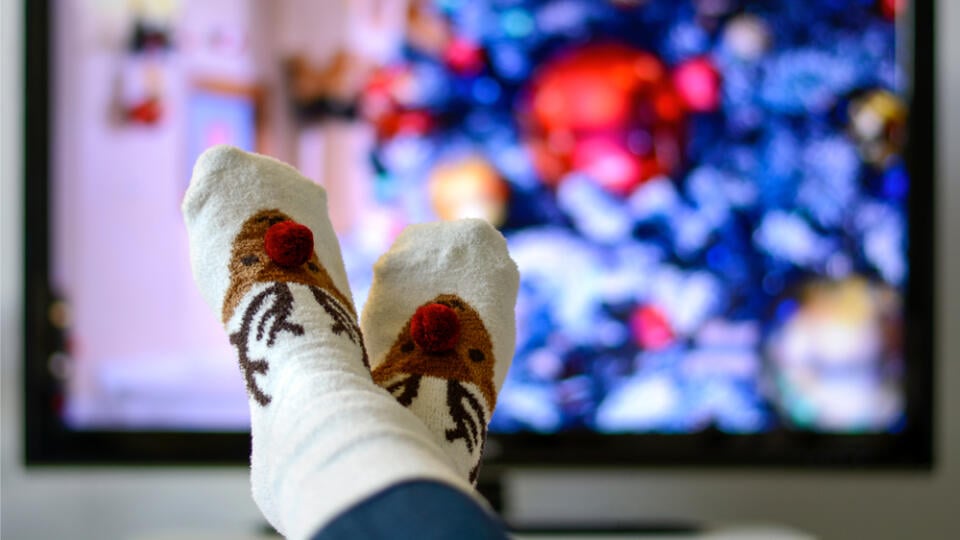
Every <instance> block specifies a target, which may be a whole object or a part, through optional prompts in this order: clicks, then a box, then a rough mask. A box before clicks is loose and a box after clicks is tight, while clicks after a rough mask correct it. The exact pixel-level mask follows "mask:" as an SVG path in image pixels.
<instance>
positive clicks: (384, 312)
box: [361, 219, 520, 388]
mask: <svg viewBox="0 0 960 540" xmlns="http://www.w3.org/2000/svg"><path fill="white" fill-rule="evenodd" d="M519 282H520V275H519V272H518V271H517V266H516V263H514V262H513V260H512V259H511V258H510V255H509V253H508V251H507V243H506V240H505V239H504V238H503V235H501V234H500V232H499V231H497V230H496V229H495V228H494V227H493V226H491V225H490V224H489V223H487V222H485V221H483V220H480V219H463V220H458V221H448V222H437V223H424V224H418V225H411V226H409V227H407V228H406V229H405V230H404V231H403V232H402V233H401V234H400V236H399V237H398V238H397V240H396V242H394V245H393V247H392V248H391V249H390V251H389V252H387V253H386V254H385V255H384V256H382V257H381V258H380V259H379V260H378V261H377V263H376V265H375V266H374V283H373V286H372V287H371V290H370V296H369V298H368V300H367V304H366V306H365V307H364V310H363V314H362V317H361V327H362V328H363V329H364V330H363V331H364V338H365V339H364V341H365V343H366V345H367V352H368V354H369V355H370V362H371V367H372V368H374V369H375V368H376V367H377V366H378V365H379V364H380V363H382V362H383V361H384V358H385V357H386V354H387V352H388V351H389V350H390V347H391V346H392V345H393V343H394V341H395V340H396V339H397V335H398V334H399V333H400V331H401V329H402V328H403V327H404V325H405V324H406V323H407V322H408V320H409V319H410V317H411V316H412V315H413V313H414V312H415V311H416V310H417V308H418V307H420V306H421V305H423V304H424V303H427V302H430V301H431V300H433V299H434V298H435V297H437V296H438V295H441V294H455V295H457V296H459V297H460V298H462V299H463V300H464V301H466V302H467V303H468V304H469V305H470V306H472V308H473V309H474V310H476V312H477V313H478V314H479V316H480V318H481V320H482V321H483V322H484V324H485V325H486V327H487V330H488V332H489V334H490V336H491V340H492V342H493V350H494V354H495V356H496V358H497V369H496V370H495V374H494V382H495V384H496V387H497V388H499V387H500V386H501V385H502V383H503V380H504V378H506V375H507V368H508V367H509V363H510V362H509V361H510V359H512V357H513V353H514V346H515V341H516V328H515V322H514V321H515V316H514V305H515V302H516V297H517V289H518V287H519Z"/></svg>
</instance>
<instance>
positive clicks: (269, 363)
mask: <svg viewBox="0 0 960 540" xmlns="http://www.w3.org/2000/svg"><path fill="white" fill-rule="evenodd" d="M183 214H184V218H185V221H186V224H187V231H188V234H189V237H190V257H191V263H192V266H193V271H194V276H195V278H196V281H197V283H198V285H199V287H200V291H201V293H202V294H203V296H204V298H205V299H206V300H207V302H208V303H209V304H210V306H211V307H212V308H213V309H214V310H215V311H216V312H217V313H218V314H219V315H220V316H221V317H222V320H223V321H224V325H225V326H226V329H227V333H228V334H229V336H230V341H231V343H232V344H233V345H234V347H235V348H236V350H237V353H238V357H239V361H240V366H241V370H242V371H243V373H244V377H245V379H246V381H247V388H248V390H249V393H250V416H251V433H252V435H253V452H252V455H251V457H250V461H251V474H250V476H251V484H252V491H253V498H254V500H255V501H256V502H257V505H258V506H259V507H260V509H261V510H262V511H263V513H264V515H265V517H266V518H267V519H268V520H269V521H270V523H271V524H272V525H273V526H274V527H275V528H276V529H277V530H278V531H280V532H281V533H282V534H284V535H286V536H288V537H290V538H307V537H309V536H310V535H312V534H313V533H315V532H316V531H317V530H318V529H319V528H320V527H321V526H322V525H323V524H325V523H327V522H329V520H330V519H332V518H334V517H335V516H336V515H337V514H339V513H340V512H342V511H344V510H346V509H348V508H349V507H350V506H352V505H354V504H356V503H358V502H360V501H362V500H364V499H365V498H367V497H369V496H371V495H373V494H375V493H377V492H379V491H381V490H383V489H385V488H387V487H389V486H391V485H394V484H396V483H398V482H400V481H404V480H409V479H433V480H437V481H440V482H444V483H446V484H449V485H453V486H456V487H458V488H460V489H462V490H464V491H465V492H468V493H472V489H471V487H470V486H469V484H468V483H467V482H465V481H464V480H463V478H462V477H461V476H460V475H459V474H457V473H456V471H455V465H454V463H453V462H452V460H451V459H450V457H449V456H448V455H447V454H445V453H444V452H443V451H442V450H441V449H440V448H439V447H438V446H437V444H436V443H435V442H434V439H433V436H432V434H431V433H430V432H429V431H428V430H427V428H426V427H425V426H424V425H423V423H422V422H421V421H420V420H418V419H417V418H416V417H415V416H414V415H413V414H411V413H410V412H409V411H408V410H406V409H404V408H403V407H399V406H398V405H397V403H396V402H395V401H394V399H393V398H392V397H391V396H390V395H389V394H388V393H387V392H385V391H384V390H382V389H381V388H380V387H378V386H377V385H375V384H374V383H373V382H372V381H371V377H370V373H369V371H368V370H367V367H366V366H365V362H366V353H365V352H364V349H363V344H362V343H363V342H362V336H361V335H360V330H359V327H358V326H357V323H356V314H355V313H356V312H355V309H354V307H353V303H352V300H351V298H350V293H349V289H348V288H347V279H346V274H345V272H344V267H343V262H342V260H341V256H340V248H339V245H338V244H337V239H336V236H335V235H334V233H333V229H332V227H331V225H330V220H329V218H328V216H327V207H326V192H325V191H324V190H323V188H322V187H320V186H318V185H316V184H314V183H312V182H310V181H309V180H307V179H306V178H304V177H302V176H301V175H300V174H299V173H297V171H296V170H294V169H293V168H291V167H289V166H287V165H285V164H283V163H280V162H279V161H276V160H273V159H271V158H267V157H264V156H258V155H254V154H248V153H246V152H243V151H241V150H238V149H236V148H231V147H226V146H220V147H215V148H213V149H211V150H208V151H207V152H205V153H204V154H203V155H202V156H201V157H200V159H199V160H198V161H197V164H196V166H195V168H194V172H193V179H192V180H191V184H190V188H189V190H188V191H187V195H186V197H185V199H184V202H183ZM311 233H312V237H313V242H312V244H311V242H310V240H309V237H310V236H311Z"/></svg>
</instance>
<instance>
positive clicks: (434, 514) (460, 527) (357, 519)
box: [313, 480, 507, 540]
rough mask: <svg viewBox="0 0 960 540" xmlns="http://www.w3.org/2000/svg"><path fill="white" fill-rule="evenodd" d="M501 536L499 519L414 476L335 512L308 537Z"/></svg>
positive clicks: (481, 539) (467, 539)
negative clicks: (327, 522)
mask: <svg viewBox="0 0 960 540" xmlns="http://www.w3.org/2000/svg"><path fill="white" fill-rule="evenodd" d="M348 538H349V539H354V538H371V539H378V538H390V539H396V540H406V539H410V540H413V539H417V540H433V539H436V540H439V539H447V538H456V539H463V540H493V539H497V540H503V539H506V538H507V533H506V528H505V527H504V525H503V523H501V522H500V520H499V519H497V518H496V517H494V516H492V515H490V514H489V513H488V512H487V511H486V510H484V509H483V508H482V507H480V505H478V504H477V503H476V501H474V500H473V499H471V498H470V497H469V496H467V495H466V494H464V493H462V492H461V491H459V490H457V489H455V488H452V487H449V486H447V485H444V484H441V483H438V482H433V481H428V480H417V481H411V482H404V483H402V484H397V485H395V486H391V487H389V488H387V489H386V490H384V491H381V492H380V493H377V494H376V495H373V496H372V497H370V498H369V499H366V500H365V501H363V502H361V503H359V504H357V505H356V506H354V507H353V508H351V509H349V510H347V511H346V512H344V513H343V514H340V515H339V516H338V517H337V518H335V519H334V520H333V521H332V522H330V523H329V524H328V525H327V526H326V527H324V528H323V529H321V530H320V531H319V532H318V533H317V534H316V535H315V536H314V537H313V540H345V539H348Z"/></svg>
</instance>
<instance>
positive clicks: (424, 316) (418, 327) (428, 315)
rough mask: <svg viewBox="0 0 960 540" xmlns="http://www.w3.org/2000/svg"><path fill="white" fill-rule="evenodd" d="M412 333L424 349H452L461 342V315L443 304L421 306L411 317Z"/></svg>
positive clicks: (442, 350) (432, 350) (433, 350)
mask: <svg viewBox="0 0 960 540" xmlns="http://www.w3.org/2000/svg"><path fill="white" fill-rule="evenodd" d="M410 335H411V336H412V337H413V341H414V342H415V343H416V344H417V346H419V347H420V348H421V349H423V350H424V351H427V352H436V353H439V352H447V351H451V350H453V348H454V347H456V346H457V343H459V342H460V317H459V316H458V315H457V312H456V311H454V310H453V308H451V307H449V306H445V305H443V304H427V305H425V306H420V307H419V308H417V311H416V313H414V314H413V318H411V319H410Z"/></svg>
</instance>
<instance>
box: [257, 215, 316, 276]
mask: <svg viewBox="0 0 960 540" xmlns="http://www.w3.org/2000/svg"><path fill="white" fill-rule="evenodd" d="M263 247H264V249H265V250H266V251H267V255H268V256H269V257H270V258H271V259H272V260H273V262H275V263H277V264H279V265H280V266H286V267H293V266H300V265H301V264H303V263H305V262H307V261H308V260H310V255H312V254H313V233H312V232H310V229H309V228H307V227H306V226H304V225H301V224H299V223H297V222H295V221H281V222H280V223H274V224H273V225H271V226H270V228H269V229H267V233H266V234H265V235H264V237H263Z"/></svg>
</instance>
